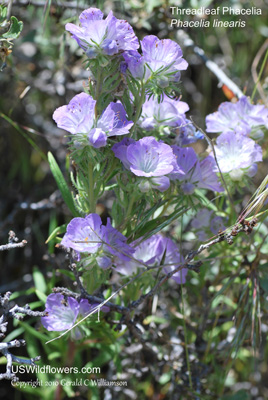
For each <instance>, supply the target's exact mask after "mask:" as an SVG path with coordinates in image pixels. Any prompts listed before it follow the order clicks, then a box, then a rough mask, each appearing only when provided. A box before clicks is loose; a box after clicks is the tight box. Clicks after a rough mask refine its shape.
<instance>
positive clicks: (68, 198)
mask: <svg viewBox="0 0 268 400" xmlns="http://www.w3.org/2000/svg"><path fill="white" fill-rule="evenodd" d="M48 162H49V165H50V168H51V172H52V174H53V176H54V178H55V181H56V183H57V185H58V188H59V190H60V192H61V194H62V197H63V200H64V201H65V203H66V205H67V206H68V208H69V210H70V211H71V213H72V215H73V216H74V217H78V216H79V215H80V214H79V212H78V211H77V209H76V207H75V202H74V198H73V196H72V194H71V193H70V190H69V188H68V185H67V183H66V181H65V179H64V176H63V174H62V172H61V170H60V168H59V166H58V164H57V161H56V160H55V158H54V157H53V155H52V153H51V152H49V153H48Z"/></svg>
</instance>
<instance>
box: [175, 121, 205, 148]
mask: <svg viewBox="0 0 268 400" xmlns="http://www.w3.org/2000/svg"><path fill="white" fill-rule="evenodd" d="M203 138H204V135H203V133H202V132H200V131H198V130H197V129H196V128H195V127H194V125H193V124H192V122H191V121H190V120H188V119H187V118H185V120H184V123H183V124H182V125H181V126H180V127H179V133H178V135H177V137H176V139H175V142H176V144H177V145H178V146H179V147H183V146H188V145H189V144H191V143H195V142H196V141H197V140H201V139H203Z"/></svg>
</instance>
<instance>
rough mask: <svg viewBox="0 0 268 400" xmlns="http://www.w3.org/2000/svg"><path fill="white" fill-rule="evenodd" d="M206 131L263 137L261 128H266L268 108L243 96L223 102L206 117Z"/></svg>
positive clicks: (267, 126)
mask: <svg viewBox="0 0 268 400" xmlns="http://www.w3.org/2000/svg"><path fill="white" fill-rule="evenodd" d="M206 124H207V131H208V132H226V131H234V132H236V133H241V134H243V135H247V136H251V137H252V138H253V139H259V138H262V137H263V134H264V132H263V128H264V129H265V128H266V129H268V109H267V108H266V107H265V106H263V105H254V104H251V103H250V100H249V99H248V98H247V97H246V96H243V97H241V98H240V99H239V100H238V102H237V103H230V102H224V103H222V104H221V105H220V106H219V110H218V111H217V112H214V113H212V114H209V115H208V116H207V117H206Z"/></svg>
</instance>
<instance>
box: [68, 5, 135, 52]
mask: <svg viewBox="0 0 268 400" xmlns="http://www.w3.org/2000/svg"><path fill="white" fill-rule="evenodd" d="M79 20H80V23H81V27H78V26H76V25H74V24H70V23H68V24H66V27H65V28H66V30H67V31H69V32H70V33H71V34H72V37H73V38H74V39H75V40H76V41H77V43H78V45H79V46H80V47H81V48H82V49H83V50H84V51H85V53H86V55H87V57H88V58H90V59H92V58H96V57H97V56H98V55H107V56H113V55H115V54H118V53H119V52H120V51H124V50H136V49H138V47H139V41H138V39H137V37H136V36H135V34H134V31H133V28H132V27H131V26H130V25H129V23H128V22H127V21H124V20H120V19H117V18H116V17H114V16H113V12H112V11H110V13H109V15H108V16H107V18H106V19H103V13H102V12H101V11H100V10H99V9H98V8H89V9H88V10H85V11H83V12H82V13H81V15H80V16H79Z"/></svg>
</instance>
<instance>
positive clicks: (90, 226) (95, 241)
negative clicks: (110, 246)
mask: <svg viewBox="0 0 268 400" xmlns="http://www.w3.org/2000/svg"><path fill="white" fill-rule="evenodd" d="M103 240H105V232H104V231H103V227H102V222H101V218H100V216H99V215H97V214H89V215H88V216H87V217H86V218H80V217H78V218H73V219H72V220H71V222H70V223H69V224H68V226H67V232H66V233H65V235H64V236H63V239H62V241H61V244H62V245H63V246H64V247H67V248H68V247H69V248H71V249H74V250H76V251H78V252H81V253H85V252H87V253H91V254H93V253H96V252H97V251H98V250H99V248H100V247H101V246H102V243H103Z"/></svg>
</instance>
